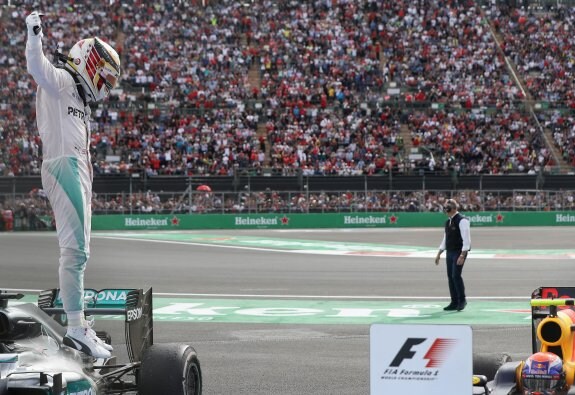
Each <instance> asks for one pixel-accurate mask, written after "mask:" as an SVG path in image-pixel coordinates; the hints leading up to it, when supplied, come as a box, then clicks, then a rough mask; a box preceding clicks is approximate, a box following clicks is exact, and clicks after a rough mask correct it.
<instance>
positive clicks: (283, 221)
mask: <svg viewBox="0 0 575 395" xmlns="http://www.w3.org/2000/svg"><path fill="white" fill-rule="evenodd" d="M280 221H282V225H287V224H289V218H288V217H286V216H285V215H284V216H283V217H282V218H281V220H280Z"/></svg>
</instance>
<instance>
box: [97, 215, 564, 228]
mask: <svg viewBox="0 0 575 395" xmlns="http://www.w3.org/2000/svg"><path fill="white" fill-rule="evenodd" d="M462 214H463V215H465V216H466V217H467V218H469V220H470V222H471V226H474V227H477V226H574V225H575V212H573V211H561V212H560V211H549V212H468V213H462ZM446 219H447V217H446V215H445V214H443V213H411V212H397V213H390V212H380V213H378V212H372V213H365V212H364V213H310V214H299V213H298V214H292V213H279V214H278V213H276V214H133V215H95V216H93V217H92V229H93V230H193V229H314V228H393V227H414V228H415V227H417V228H424V227H441V226H443V224H444V223H445V220H446Z"/></svg>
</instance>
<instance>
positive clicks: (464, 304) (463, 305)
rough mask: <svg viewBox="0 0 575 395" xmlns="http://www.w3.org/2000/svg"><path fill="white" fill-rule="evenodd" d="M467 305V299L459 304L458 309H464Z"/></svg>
mask: <svg viewBox="0 0 575 395" xmlns="http://www.w3.org/2000/svg"><path fill="white" fill-rule="evenodd" d="M465 306H467V301H465V300H464V301H463V302H461V303H459V304H458V305H457V311H461V310H463V309H464V308H465Z"/></svg>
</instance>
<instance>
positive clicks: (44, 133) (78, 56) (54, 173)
mask: <svg viewBox="0 0 575 395" xmlns="http://www.w3.org/2000/svg"><path fill="white" fill-rule="evenodd" d="M40 16H41V14H39V13H38V12H36V11H34V12H32V13H31V14H30V15H28V16H27V17H26V25H27V29H28V40H27V42H26V62H27V70H28V72H29V73H30V74H31V75H32V77H34V80H35V81H36V83H37V84H38V90H37V94H36V122H37V125H38V132H39V133H40V138H41V139H42V144H43V146H42V150H43V162H42V186H43V189H44V190H45V191H46V194H47V196H48V199H49V201H50V205H51V206H52V209H53V211H54V217H55V219H56V231H57V235H58V243H59V246H60V268H59V277H60V297H61V299H62V303H63V305H64V311H65V312H66V315H67V318H68V329H67V333H66V336H65V337H64V344H66V345H67V346H69V347H72V348H75V349H77V350H80V351H82V352H84V353H85V354H88V355H91V356H93V357H96V358H109V357H110V356H111V353H110V351H111V350H112V348H111V346H109V345H108V344H106V343H104V342H103V341H102V340H100V339H99V338H98V337H97V336H96V333H95V332H94V331H93V330H92V328H91V327H90V325H89V323H88V322H86V320H85V317H84V271H85V269H86V263H87V261H88V258H89V256H90V246H89V245H90V230H91V215H92V214H91V199H92V163H91V160H90V127H89V118H90V107H89V103H94V102H97V101H100V100H103V99H104V98H105V97H107V96H108V94H109V92H110V89H112V88H113V87H114V86H115V85H116V82H117V80H118V78H119V77H120V58H119V57H118V54H117V53H116V51H115V50H114V49H113V48H112V47H111V46H110V45H108V44H106V43H105V42H104V41H102V40H100V39H99V38H98V37H93V38H87V39H84V40H80V41H79V42H77V43H76V44H75V45H74V46H73V47H72V49H71V50H70V54H69V56H63V55H59V58H60V61H62V62H63V63H64V64H63V65H62V67H56V66H54V65H53V64H52V63H50V61H49V60H48V59H47V58H46V57H45V56H44V53H43V51H42V37H43V33H42V21H41V19H40Z"/></svg>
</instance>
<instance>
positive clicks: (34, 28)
mask: <svg viewBox="0 0 575 395" xmlns="http://www.w3.org/2000/svg"><path fill="white" fill-rule="evenodd" d="M42 15H43V14H41V13H39V12H38V11H34V12H32V13H31V14H30V15H28V16H27V17H26V26H27V27H28V34H29V35H31V36H38V35H40V37H42V36H43V34H42V20H41V19H40V17H41V16H42Z"/></svg>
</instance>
